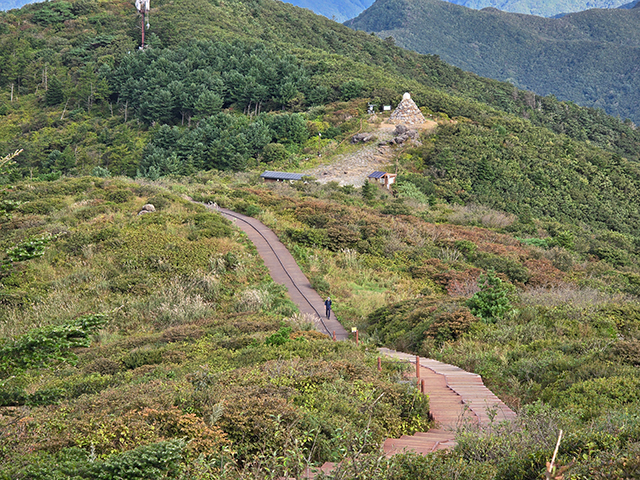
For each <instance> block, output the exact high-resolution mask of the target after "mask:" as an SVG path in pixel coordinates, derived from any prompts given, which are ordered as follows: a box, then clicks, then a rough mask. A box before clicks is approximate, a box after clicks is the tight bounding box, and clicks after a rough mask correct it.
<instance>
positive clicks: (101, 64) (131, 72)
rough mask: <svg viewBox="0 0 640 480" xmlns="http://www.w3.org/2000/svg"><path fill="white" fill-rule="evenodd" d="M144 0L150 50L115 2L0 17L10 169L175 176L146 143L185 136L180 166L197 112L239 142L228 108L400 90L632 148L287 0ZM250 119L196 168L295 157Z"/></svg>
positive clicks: (600, 123) (539, 101) (619, 125)
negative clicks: (248, 131)
mask: <svg viewBox="0 0 640 480" xmlns="http://www.w3.org/2000/svg"><path fill="white" fill-rule="evenodd" d="M156 5H157V7H155V8H154V9H153V10H152V12H151V14H152V16H153V28H152V30H150V32H149V33H148V35H147V37H148V40H149V42H150V44H151V47H150V48H149V49H148V50H144V51H142V52H140V51H137V50H136V46H137V45H138V42H139V38H138V35H139V30H138V18H137V16H136V12H135V10H132V7H131V5H129V4H128V3H127V2H124V3H117V2H116V3H109V4H98V3H94V2H92V1H91V0H83V1H82V2H80V1H79V2H76V3H67V2H57V3H56V2H53V3H47V4H34V5H29V6H27V7H25V8H23V9H22V10H19V11H12V12H10V13H4V14H3V21H4V23H3V24H2V25H3V26H2V30H1V31H0V35H1V36H0V57H1V58H2V61H1V62H0V65H2V66H1V67H0V88H2V91H3V94H4V96H3V99H2V101H1V104H0V113H1V114H2V115H0V147H1V148H2V149H3V150H4V151H6V152H9V151H15V150H16V149H18V148H24V152H23V154H22V155H21V156H20V157H19V158H18V160H17V161H18V168H17V169H16V170H14V172H15V175H18V176H28V177H29V178H35V177H38V176H47V175H49V176H55V175H58V174H74V175H75V174H90V173H92V172H93V171H94V169H95V168H96V167H100V168H101V169H106V170H108V172H109V173H111V174H124V175H129V176H136V175H137V174H138V171H140V174H141V175H149V174H150V173H149V172H161V173H175V172H178V173H180V171H181V169H182V168H183V167H182V164H176V162H175V161H172V158H173V157H167V158H163V159H159V158H158V156H156V157H154V152H158V150H157V148H155V147H159V148H164V147H162V145H161V143H162V142H161V141H160V140H158V135H161V136H162V135H165V136H166V134H167V128H168V127H170V128H171V130H172V131H173V133H172V135H174V136H180V137H181V138H183V139H184V140H183V141H181V142H179V144H178V145H177V146H178V147H179V148H183V146H184V151H182V152H176V158H177V159H178V160H182V159H183V158H185V157H189V156H191V157H193V161H192V162H191V165H192V166H191V167H189V169H191V170H189V169H188V170H187V171H193V169H194V168H195V169H197V168H200V167H202V166H204V164H203V163H202V155H203V154H204V153H203V152H204V151H206V150H207V149H209V150H211V149H210V148H209V147H210V145H209V141H210V140H207V138H210V134H209V133H207V132H206V131H205V130H207V129H203V127H204V125H203V124H201V123H200V122H199V121H200V120H203V119H205V118H209V116H210V115H211V114H214V113H217V112H221V115H222V116H220V117H219V122H222V123H223V124H224V125H225V126H222V124H220V123H219V122H218V124H216V125H213V124H212V125H211V127H210V128H209V127H208V128H209V130H211V129H214V130H215V129H220V128H223V129H226V131H229V137H230V138H231V137H235V138H238V135H239V134H240V133H241V132H242V129H244V128H249V125H248V124H246V125H245V123H246V122H245V121H242V122H238V121H234V122H231V121H230V120H229V118H228V116H226V115H228V114H232V115H234V114H236V113H240V112H245V113H248V114H251V115H252V116H253V117H254V118H253V120H252V121H251V122H249V123H252V124H254V123H255V122H256V119H255V116H257V115H258V114H260V113H264V114H266V113H269V112H276V111H282V110H283V109H285V110H286V111H287V112H288V113H294V112H303V111H305V110H306V109H308V108H309V107H311V106H314V105H324V104H327V103H330V102H335V101H337V100H349V99H352V98H362V97H364V98H368V99H370V100H372V101H373V102H374V103H376V104H394V103H396V102H398V101H399V99H400V98H401V95H402V93H404V92H405V91H411V92H412V94H413V97H414V98H415V99H416V100H417V101H418V103H419V104H420V105H422V106H426V107H427V108H429V109H430V110H432V111H433V112H436V113H444V114H446V115H447V116H449V117H460V116H464V117H467V118H470V119H472V120H474V121H482V120H483V119H485V118H486V117H504V118H507V119H508V118H512V117H513V116H519V117H525V118H528V119H529V120H530V122H531V124H532V125H539V126H543V127H546V128H549V129H550V130H552V131H555V132H557V133H563V134H566V135H568V136H570V137H573V138H576V139H579V140H588V141H590V142H592V143H595V144H596V145H598V146H600V147H602V148H604V149H606V150H608V151H613V152H615V153H617V154H619V155H621V156H622V157H625V158H627V159H629V160H636V159H637V158H638V155H639V154H638V152H639V151H640V148H638V146H639V145H640V133H639V132H638V131H637V130H635V129H633V128H632V126H631V125H630V124H626V123H623V122H621V121H619V120H616V119H614V118H611V117H608V116H606V115H604V114H603V113H602V112H600V111H595V110H589V109H581V108H577V107H575V106H574V105H570V104H564V103H561V102H558V101H556V100H555V99H553V98H542V97H538V96H535V95H532V94H530V93H528V92H525V91H520V90H517V89H515V88H514V87H513V86H512V85H509V84H505V83H500V82H496V81H492V80H487V79H482V78H480V77H477V76H475V75H473V74H468V73H465V72H463V71H461V70H459V69H456V68H454V67H451V66H449V65H447V64H445V63H444V62H442V61H441V60H440V59H439V58H438V57H435V56H422V55H418V54H414V53H411V52H408V51H404V50H401V49H399V48H397V47H395V46H394V45H393V44H392V43H389V42H386V41H382V40H379V39H377V38H375V37H373V36H370V35H366V34H364V33H362V32H359V33H357V32H353V31H352V30H350V29H348V28H346V27H344V26H341V25H339V24H336V23H335V22H331V21H330V20H327V19H324V18H323V17H319V16H316V15H313V14H312V13H311V12H308V11H305V10H300V9H297V8H296V7H293V6H291V5H287V4H283V3H279V2H271V1H267V0H262V1H251V2H225V3H224V4H219V5H218V4H216V3H210V2H207V1H205V0H197V2H196V3H193V2H190V4H189V8H187V6H186V5H185V4H183V3H181V2H177V3H167V4H166V5H165V4H161V3H160V4H156ZM239 12H244V13H243V14H239ZM211 39H215V40H211ZM256 41H258V42H260V43H258V44H256ZM234 55H235V57H234V58H235V59H236V60H233V61H231V57H232V56H234ZM239 55H240V56H239ZM245 55H246V57H245ZM240 58H242V60H239V59H240ZM183 60H184V61H183ZM226 65H229V68H228V69H226ZM223 66H224V67H223ZM223 70H224V71H223ZM12 89H13V101H11V92H12ZM364 105H365V101H363V102H362V107H363V108H364ZM291 118H294V117H291ZM225 119H226V120H225ZM257 121H258V122H259V125H261V126H258V125H256V126H254V127H250V128H256V129H257V131H260V132H262V133H261V134H260V135H257V136H256V137H254V138H253V140H251V141H250V142H249V143H250V144H247V145H235V146H227V147H228V148H227V147H225V149H224V151H225V152H227V153H225V154H224V155H225V156H226V158H224V159H222V158H220V159H219V160H216V161H215V163H214V165H212V164H211V163H209V164H208V166H206V167H205V168H209V167H210V166H218V168H236V169H237V168H243V167H244V166H245V165H247V164H248V163H251V162H250V161H249V160H250V159H253V163H254V164H255V161H257V160H264V159H267V160H269V159H271V158H273V157H272V156H269V155H266V156H265V155H264V154H263V149H264V148H265V146H266V145H269V144H279V145H284V147H285V148H286V152H287V153H286V154H287V156H289V157H291V156H295V155H298V156H299V157H297V158H299V160H304V158H307V157H308V154H306V153H304V149H305V144H304V142H305V141H306V140H304V137H305V135H304V132H302V135H301V136H300V135H298V136H294V137H286V136H284V137H283V136H282V135H283V132H282V131H281V132H280V133H279V132H278V131H276V130H278V129H279V128H280V127H277V128H276V129H275V130H274V127H275V124H273V122H271V121H270V120H269V119H267V118H266V117H261V118H260V119H258V120H257ZM283 121H284V122H285V123H286V121H285V119H284V118H283V119H281V120H277V121H276V123H278V122H280V123H282V122H283ZM296 121H297V120H294V122H296ZM338 123H344V120H342V121H341V120H340V117H337V118H336V121H334V122H333V123H332V124H331V125H326V126H320V127H319V128H322V129H323V130H325V131H326V130H327V129H328V128H331V127H335V128H338V127H339V128H341V131H340V132H336V131H335V130H334V133H333V134H330V136H335V135H338V134H340V135H344V134H346V133H347V132H348V131H349V129H351V130H352V131H353V130H356V129H357V128H358V127H357V126H356V125H355V124H353V123H352V124H350V125H346V126H345V127H340V126H339V125H338ZM164 125H167V127H165V126H164ZM525 125H528V124H527V123H525ZM263 127H268V131H267V130H265V129H264V128H263ZM314 128H315V127H314ZM314 128H310V129H309V128H307V130H308V133H309V135H310V134H311V133H313V134H314V135H315V134H317V133H319V132H316V131H315V130H314ZM198 129H199V131H196V130H198ZM320 133H321V132H320ZM325 133H326V132H325ZM243 135H244V134H243ZM285 135H286V134H285ZM340 135H338V138H339V139H340V140H341V139H342V138H344V137H340ZM245 138H247V139H248V137H246V135H245ZM325 138H326V137H325ZM154 139H156V141H155V142H154ZM265 142H266V143H265ZM277 148H280V147H277ZM270 149H271V150H273V148H272V147H270ZM153 158H155V160H152V159H153ZM158 162H160V163H162V165H160V164H159V163H158ZM294 165H295V162H294ZM187 166H188V165H187ZM101 171H102V170H101ZM151 175H153V176H155V175H156V174H155V173H151ZM15 178H18V177H15ZM43 178H44V177H43Z"/></svg>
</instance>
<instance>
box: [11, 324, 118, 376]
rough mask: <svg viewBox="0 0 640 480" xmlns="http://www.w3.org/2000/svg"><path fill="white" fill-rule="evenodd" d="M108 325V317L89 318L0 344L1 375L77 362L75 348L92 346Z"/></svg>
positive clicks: (41, 330) (29, 333)
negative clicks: (95, 334) (103, 328)
mask: <svg viewBox="0 0 640 480" xmlns="http://www.w3.org/2000/svg"><path fill="white" fill-rule="evenodd" d="M105 324H106V317H105V316H104V315H101V314H97V315H85V316H83V317H80V318H78V319H76V320H74V321H72V322H68V323H64V324H62V325H56V326H48V327H42V328H36V329H33V330H31V331H29V332H28V333H26V334H25V335H22V336H21V337H18V338H17V339H16V340H13V341H11V340H9V341H5V342H4V343H3V344H0V372H1V373H2V374H3V375H7V374H10V373H11V372H13V371H15V370H19V369H23V368H33V367H41V366H44V365H46V364H48V363H51V362H54V361H58V362H71V363H75V361H76V360H77V356H76V355H75V353H73V351H72V349H73V348H77V347H88V346H89V345H90V344H91V336H92V335H93V333H95V332H96V331H97V330H98V328H100V327H101V326H103V325H105Z"/></svg>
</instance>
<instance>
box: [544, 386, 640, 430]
mask: <svg viewBox="0 0 640 480" xmlns="http://www.w3.org/2000/svg"><path fill="white" fill-rule="evenodd" d="M554 403H555V404H556V405H558V406H565V407H566V408H569V409H571V410H574V411H576V412H577V413H578V414H579V415H580V417H581V418H582V419H584V420H588V419H591V418H594V417H597V416H600V415H604V414H605V413H606V412H607V411H608V410H609V409H620V408H621V407H632V408H637V406H638V404H640V378H633V377H627V376H613V377H604V378H595V379H592V380H586V381H584V382H579V383H576V384H574V385H571V386H570V387H569V389H568V390H567V391H566V393H565V394H564V395H560V396H558V397H557V398H556V399H555V402H554Z"/></svg>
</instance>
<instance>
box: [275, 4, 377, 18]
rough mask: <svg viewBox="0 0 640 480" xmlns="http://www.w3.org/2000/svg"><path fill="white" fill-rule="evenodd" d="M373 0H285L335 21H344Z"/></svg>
mask: <svg viewBox="0 0 640 480" xmlns="http://www.w3.org/2000/svg"><path fill="white" fill-rule="evenodd" d="M373 2H374V0H286V3H291V4H293V5H295V6H297V7H302V8H308V9H309V10H311V11H312V12H314V13H317V14H318V15H324V16H325V17H327V18H331V19H333V20H335V21H337V22H344V21H345V20H348V19H350V18H354V17H356V16H357V15H359V14H360V13H361V12H362V11H363V10H365V9H367V8H369V7H370V6H371V5H372V4H373Z"/></svg>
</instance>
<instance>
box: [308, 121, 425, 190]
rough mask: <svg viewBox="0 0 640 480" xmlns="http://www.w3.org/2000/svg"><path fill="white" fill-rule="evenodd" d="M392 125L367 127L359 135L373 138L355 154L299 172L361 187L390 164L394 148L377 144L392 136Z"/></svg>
mask: <svg viewBox="0 0 640 480" xmlns="http://www.w3.org/2000/svg"><path fill="white" fill-rule="evenodd" d="M436 126H437V124H436V123H435V122H433V121H427V123H425V124H424V125H419V126H418V125H415V126H411V128H413V129H418V130H432V129H435V127H436ZM395 128H396V126H395V125H392V124H385V123H383V124H381V125H375V126H374V125H368V128H366V129H364V130H363V133H365V132H366V133H371V134H373V135H374V136H375V139H372V140H371V141H370V142H368V143H366V144H365V145H364V146H363V147H362V148H360V149H358V150H357V151H355V152H352V153H347V154H344V155H337V156H335V157H333V158H331V159H330V161H331V163H328V164H324V165H320V166H318V167H316V168H312V169H309V170H306V171H304V172H302V173H304V174H305V175H310V176H312V177H314V178H316V179H317V180H318V183H329V182H338V184H339V185H340V186H345V185H353V186H354V187H361V186H362V185H364V182H365V181H366V180H367V176H368V175H369V174H370V173H372V172H375V171H379V170H385V169H387V168H388V167H389V165H390V164H391V163H392V162H393V159H394V157H395V154H396V152H395V149H396V148H397V147H391V146H388V145H384V146H380V145H379V144H380V143H384V142H388V141H389V140H391V139H392V138H393V137H394V136H395V134H394V130H395Z"/></svg>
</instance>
